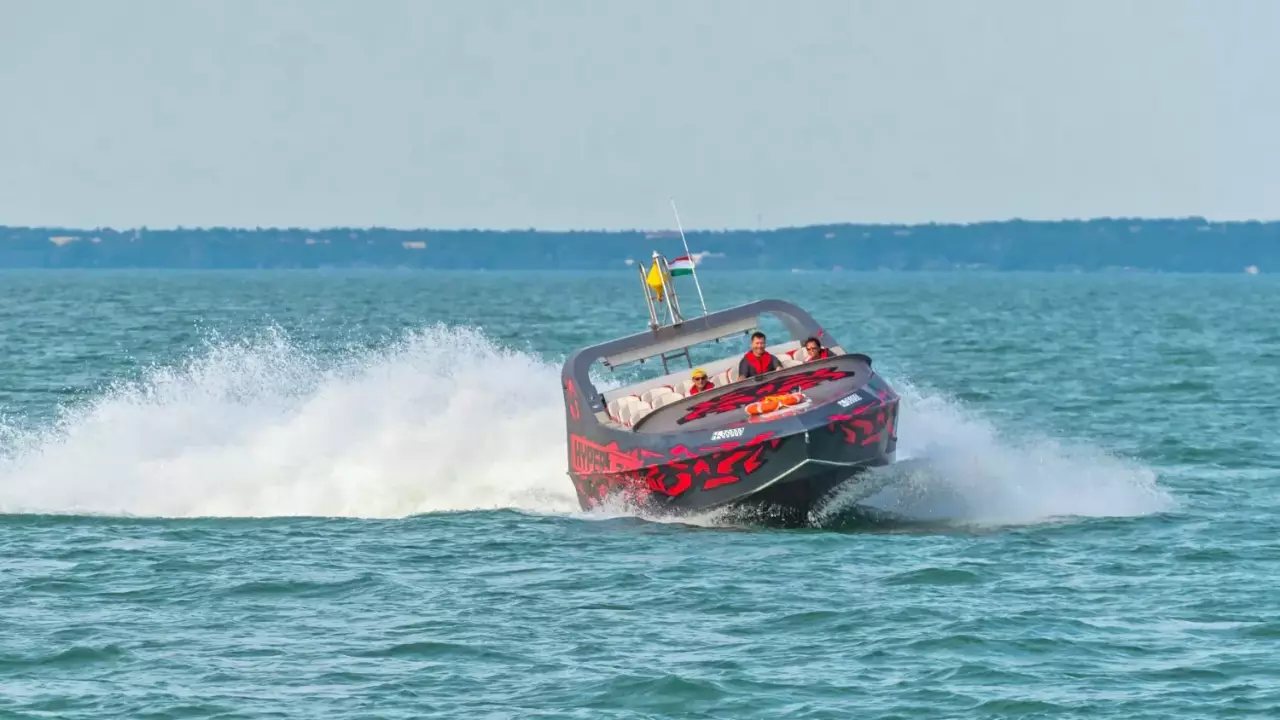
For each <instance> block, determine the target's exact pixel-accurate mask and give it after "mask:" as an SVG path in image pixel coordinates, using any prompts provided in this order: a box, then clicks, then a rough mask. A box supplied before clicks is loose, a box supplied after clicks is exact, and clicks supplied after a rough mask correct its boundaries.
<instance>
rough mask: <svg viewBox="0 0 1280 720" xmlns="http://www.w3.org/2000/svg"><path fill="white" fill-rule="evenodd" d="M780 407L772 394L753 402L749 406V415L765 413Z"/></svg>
mask: <svg viewBox="0 0 1280 720" xmlns="http://www.w3.org/2000/svg"><path fill="white" fill-rule="evenodd" d="M777 409H778V401H777V399H775V398H774V397H773V396H772V395H770V396H769V397H767V398H764V399H763V400H761V401H759V402H753V403H751V404H750V405H748V406H747V414H748V415H764V414H765V413H771V412H773V411H774V410H777Z"/></svg>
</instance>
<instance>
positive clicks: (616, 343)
mask: <svg viewBox="0 0 1280 720" xmlns="http://www.w3.org/2000/svg"><path fill="white" fill-rule="evenodd" d="M763 316H772V317H774V318H775V319H778V320H780V321H781V322H782V324H783V325H784V326H785V327H786V328H788V333H789V334H790V335H791V337H792V338H793V340H795V341H797V342H799V341H800V340H801V339H803V338H806V337H814V338H826V340H827V341H828V342H829V343H830V344H831V346H832V347H838V346H837V345H836V343H835V340H834V338H832V337H831V336H830V335H829V334H826V333H825V331H824V330H823V329H822V328H821V327H820V326H819V325H818V324H817V322H816V321H815V320H813V318H812V317H811V316H809V314H808V313H806V312H805V311H803V310H802V309H800V308H798V307H796V306H794V305H792V304H790V303H786V302H783V301H780V300H761V301H757V302H754V303H749V304H747V305H742V306H739V307H736V308H730V309H728V310H723V311H720V312H717V313H712V314H710V315H706V316H704V317H701V318H696V319H691V320H686V321H685V322H684V323H683V324H682V325H680V326H672V327H661V328H656V329H653V330H652V331H651V332H648V333H641V334H638V335H633V336H629V337H625V338H619V339H617V340H613V341H609V342H607V343H603V344H601V345H596V346H592V347H589V348H583V349H581V350H579V351H577V352H575V353H574V354H572V355H570V357H569V358H568V359H567V360H566V361H565V366H564V371H563V373H562V382H563V389H564V399H565V417H566V424H567V430H568V439H569V443H568V455H569V458H568V460H569V477H570V479H571V480H572V481H573V485H574V487H575V489H576V490H577V494H578V501H579V504H580V505H581V506H582V508H583V509H588V510H589V509H592V508H596V507H599V506H601V505H614V506H623V507H631V508H634V509H635V510H636V511H637V512H639V513H642V514H648V515H677V516H679V515H691V514H700V513H706V512H710V511H728V512H731V513H732V512H745V513H748V514H756V515H758V516H759V517H760V518H761V519H763V520H765V521H768V520H769V519H770V518H783V519H785V521H786V522H787V523H788V524H790V523H791V522H793V521H794V520H795V518H807V517H808V516H809V515H810V513H812V511H813V510H814V509H815V508H817V507H818V506H819V505H820V504H821V503H822V502H823V501H824V500H825V499H826V498H828V497H829V496H830V495H831V494H832V493H835V492H839V493H841V494H842V495H843V494H846V493H848V494H851V495H855V496H856V495H858V494H860V493H864V494H870V493H871V492H874V489H875V488H873V487H872V486H873V484H874V482H873V481H872V480H868V479H867V478H866V475H868V474H867V473H864V472H863V471H865V470H867V469H869V468H874V467H877V466H881V465H887V464H889V463H891V462H893V460H894V454H895V452H896V450H897V441H898V437H897V425H898V396H897V394H896V393H894V391H893V389H892V388H890V387H889V384H888V383H887V382H885V380H884V379H883V378H881V377H880V376H879V375H878V374H877V373H876V372H875V371H874V370H872V368H871V358H870V357H868V356H866V355H862V354H858V353H845V352H843V351H842V350H840V351H838V352H836V353H834V354H833V355H832V356H831V357H829V358H825V359H819V360H814V361H812V362H806V363H802V364H799V365H792V366H786V367H783V368H782V369H780V370H776V371H773V372H770V373H767V374H765V375H761V376H756V377H751V378H746V379H742V380H737V381H733V382H729V383H726V384H722V385H719V386H717V387H714V388H713V389H711V390H708V391H706V392H704V393H700V394H696V395H687V396H683V397H680V398H679V399H678V400H674V401H671V402H667V403H663V404H661V405H657V406H653V407H652V408H651V409H650V411H649V412H648V413H647V414H645V415H643V416H642V417H640V418H638V419H634V421H632V419H630V418H628V417H614V416H613V415H612V414H611V413H610V411H609V407H608V404H607V402H606V399H605V397H604V394H603V393H602V392H600V391H599V390H597V389H596V388H595V387H594V384H593V381H592V377H591V367H592V365H593V363H595V362H597V361H600V360H603V361H604V362H605V364H606V365H609V366H610V367H613V366H614V365H617V364H624V363H626V362H632V361H636V360H641V361H643V359H644V358H647V357H654V356H658V355H661V356H662V363H663V368H664V370H665V369H666V363H667V359H668V355H666V354H663V353H670V352H673V351H678V350H680V349H682V348H686V347H687V346H689V345H691V344H693V343H695V342H704V341H708V340H709V339H716V338H719V337H721V336H722V335H723V334H724V333H726V332H730V331H737V330H741V329H743V328H749V327H756V326H758V322H759V320H760V318H761V317H763ZM632 387H634V386H632ZM668 387H669V386H668ZM625 391H626V389H619V390H617V391H610V392H611V393H615V392H616V393H621V392H625ZM776 397H788V398H791V399H793V400H795V399H799V400H800V402H798V403H796V404H787V405H786V406H776V410H771V411H769V412H767V413H765V414H758V413H757V414H755V415H752V414H749V413H748V408H751V407H756V408H758V407H760V406H759V405H758V403H760V402H761V401H763V400H765V399H766V398H776ZM870 475H879V474H875V473H871V474H870Z"/></svg>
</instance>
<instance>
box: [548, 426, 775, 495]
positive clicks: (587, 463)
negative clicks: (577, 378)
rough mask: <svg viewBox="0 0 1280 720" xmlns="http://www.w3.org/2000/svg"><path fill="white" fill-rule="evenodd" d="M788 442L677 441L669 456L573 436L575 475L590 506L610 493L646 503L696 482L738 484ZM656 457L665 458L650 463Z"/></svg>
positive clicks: (767, 436)
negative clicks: (698, 444)
mask: <svg viewBox="0 0 1280 720" xmlns="http://www.w3.org/2000/svg"><path fill="white" fill-rule="evenodd" d="M782 442H783V439H782V438H774V437H773V433H764V434H762V435H758V436H756V437H754V438H751V439H750V440H747V441H745V442H737V441H731V442H726V443H722V444H720V445H713V446H708V447H699V448H698V449H697V451H696V452H695V451H694V450H690V449H689V448H687V447H685V446H684V445H677V446H676V447H674V448H672V449H671V451H670V453H669V454H668V455H665V456H664V455H663V454H661V453H656V452H652V451H649V450H644V449H642V448H636V449H633V450H629V451H623V450H620V449H618V444H617V443H609V444H608V445H600V444H598V443H595V442H592V441H591V440H588V439H587V438H584V437H582V436H580V435H570V436H569V444H570V458H571V459H570V467H571V469H572V471H573V472H572V473H571V477H572V478H573V481H574V485H575V486H576V487H577V490H578V496H579V499H580V500H581V501H582V504H583V505H584V506H585V507H595V506H596V505H599V504H600V503H601V502H603V501H604V499H605V498H607V497H609V496H610V495H618V496H621V497H623V498H625V499H627V500H630V501H633V502H636V503H640V504H643V503H644V502H646V501H648V500H649V499H650V496H652V495H664V496H667V497H678V496H680V495H683V494H684V493H686V492H689V491H690V490H691V489H693V488H694V487H695V485H696V486H697V487H698V488H700V489H701V490H711V489H714V488H717V487H721V486H723V485H729V484H731V483H735V482H738V481H739V480H742V479H743V478H745V477H747V476H749V475H751V474H752V473H755V472H756V471H758V470H759V469H760V468H761V467H763V466H764V465H765V463H766V462H768V455H769V454H770V453H772V452H773V451H775V450H777V449H778V447H779V446H781V445H782ZM659 459H660V460H659ZM655 460H659V462H657V463H655V464H652V465H647V466H646V463H650V462H653V461H655ZM663 461H665V462H663Z"/></svg>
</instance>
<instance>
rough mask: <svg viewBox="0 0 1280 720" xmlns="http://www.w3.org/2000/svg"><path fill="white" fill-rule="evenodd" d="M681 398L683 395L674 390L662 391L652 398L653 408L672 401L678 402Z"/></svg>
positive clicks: (664, 405)
mask: <svg viewBox="0 0 1280 720" xmlns="http://www.w3.org/2000/svg"><path fill="white" fill-rule="evenodd" d="M683 399H684V398H683V396H681V395H678V394H676V392H675V391H672V392H666V393H662V394H661V395H657V396H655V397H654V398H653V409H654V410H657V409H658V408H660V407H666V406H667V405H670V404H671V403H673V402H678V401H680V400H683Z"/></svg>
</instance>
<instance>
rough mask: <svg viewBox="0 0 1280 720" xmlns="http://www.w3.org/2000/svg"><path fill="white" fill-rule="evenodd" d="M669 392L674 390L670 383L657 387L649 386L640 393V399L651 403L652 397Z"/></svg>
mask: <svg viewBox="0 0 1280 720" xmlns="http://www.w3.org/2000/svg"><path fill="white" fill-rule="evenodd" d="M671 392H675V388H673V387H671V386H670V385H659V386H658V387H655V388H649V389H648V390H645V391H644V392H643V393H640V401H641V402H646V403H649V404H650V405H652V404H653V400H654V398H656V397H658V396H659V395H666V394H667V393H671Z"/></svg>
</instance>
